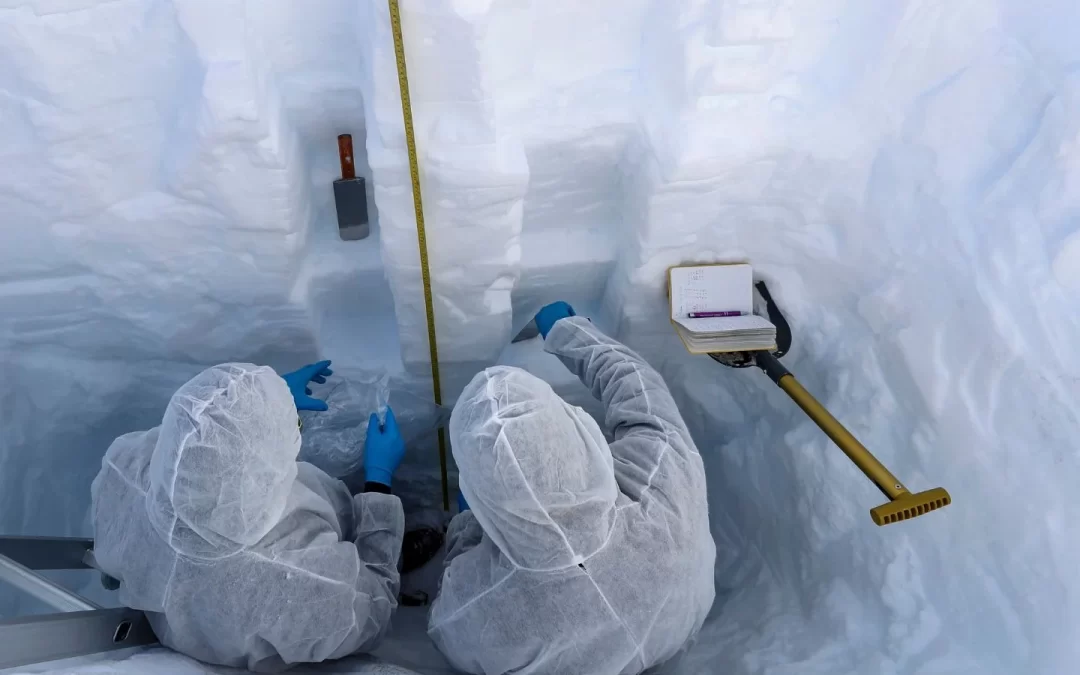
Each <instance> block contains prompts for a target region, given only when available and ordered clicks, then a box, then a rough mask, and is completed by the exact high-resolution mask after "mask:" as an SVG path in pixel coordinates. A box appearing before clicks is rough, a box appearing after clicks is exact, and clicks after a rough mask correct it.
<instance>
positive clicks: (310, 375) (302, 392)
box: [281, 361, 334, 411]
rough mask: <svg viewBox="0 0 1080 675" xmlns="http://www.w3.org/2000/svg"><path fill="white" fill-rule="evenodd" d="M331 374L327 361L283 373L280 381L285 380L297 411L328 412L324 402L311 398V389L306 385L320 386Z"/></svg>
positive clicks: (332, 372)
mask: <svg viewBox="0 0 1080 675" xmlns="http://www.w3.org/2000/svg"><path fill="white" fill-rule="evenodd" d="M333 374H334V371H332V370H330V362H329V361H319V362H318V363H312V364H309V365H306V366H304V367H303V368H301V369H300V370H294V371H293V372H291V373H285V374H284V375H282V376H281V379H283V380H285V384H287V385H289V391H290V392H292V397H293V403H295V404H296V409H297V410H317V411H323V410H329V409H330V408H329V406H327V405H326V401H320V400H319V399H317V398H311V387H309V386H308V385H309V384H311V383H312V382H318V383H319V384H322V383H324V382H326V378H328V377H330V376H331V375H333Z"/></svg>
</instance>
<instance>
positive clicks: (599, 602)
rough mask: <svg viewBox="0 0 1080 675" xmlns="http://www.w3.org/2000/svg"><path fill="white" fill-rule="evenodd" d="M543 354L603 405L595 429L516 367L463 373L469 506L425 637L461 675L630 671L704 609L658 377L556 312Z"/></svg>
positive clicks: (693, 509)
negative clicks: (467, 378) (571, 374)
mask: <svg viewBox="0 0 1080 675" xmlns="http://www.w3.org/2000/svg"><path fill="white" fill-rule="evenodd" d="M537 326H538V328H539V329H540V332H541V333H542V334H543V335H544V338H545V348H546V350H547V351H549V352H551V353H552V354H554V355H556V356H557V357H558V358H559V359H560V360H562V362H563V363H564V364H566V366H567V367H568V368H569V369H570V370H571V371H572V372H574V373H575V374H576V375H577V376H578V377H579V378H580V379H581V381H582V382H583V383H584V384H585V386H586V387H588V388H589V389H590V390H591V391H592V393H593V395H594V396H596V397H598V398H599V399H600V400H601V401H602V403H603V405H604V408H605V409H606V419H605V426H606V427H607V430H608V432H609V433H610V434H611V436H612V437H613V438H614V440H613V441H612V442H611V443H610V444H609V443H608V442H607V441H606V440H605V437H604V434H603V433H602V432H601V430H600V428H599V426H597V424H596V422H595V421H593V419H592V418H591V417H590V416H589V415H588V414H586V413H585V412H584V411H583V410H581V409H580V408H577V407H575V406H572V405H569V404H568V403H566V402H565V401H563V400H562V399H561V398H560V397H559V396H558V395H557V394H556V393H555V392H554V391H553V390H552V389H551V387H550V386H549V385H548V384H546V383H545V382H543V381H542V380H540V379H538V378H536V377H534V376H532V375H530V374H528V373H526V372H525V371H522V370H519V369H516V368H508V367H498V368H490V369H488V370H486V371H484V372H482V373H480V374H478V375H477V376H476V377H475V378H473V380H472V382H471V383H470V384H469V385H468V386H467V387H466V388H465V390H464V392H463V393H462V394H461V397H460V399H459V400H458V403H457V405H456V406H455V408H454V412H453V415H452V417H451V419H450V439H451V442H452V447H453V453H454V459H455V460H456V461H457V465H458V467H459V469H460V487H461V493H462V499H460V500H459V504H460V506H461V507H462V508H463V509H468V508H469V507H471V510H464V511H463V512H462V513H461V514H459V515H457V516H455V517H454V519H453V521H452V522H451V523H450V529H449V532H448V533H447V545H448V554H447V557H446V563H445V569H444V571H443V577H442V583H441V588H440V592H439V595H438V597H437V598H436V600H435V602H434V604H433V606H432V611H431V616H430V621H429V626H428V632H429V634H430V635H431V637H432V639H433V640H434V641H435V643H436V645H437V646H438V647H439V649H440V650H441V651H442V653H443V654H444V655H445V656H446V658H447V659H448V660H449V661H450V663H451V664H452V665H453V666H454V667H456V668H458V669H459V670H462V671H465V672H467V673H484V674H485V675H496V674H499V673H543V674H545V675H560V674H563V673H565V674H568V675H570V674H573V675H583V674H589V675H603V674H613V675H614V674H618V673H640V672H641V671H643V670H645V669H647V668H650V667H652V666H654V665H656V664H658V663H661V662H663V661H665V660H667V659H669V658H670V657H672V656H674V655H675V654H676V653H677V652H679V650H680V649H681V648H682V647H683V646H684V645H686V643H687V642H688V640H690V639H691V638H692V637H693V636H694V635H695V634H696V633H697V631H698V630H699V629H700V628H701V625H702V622H703V621H704V620H705V616H706V614H707V613H708V611H709V608H710V607H711V605H712V602H713V598H714V586H713V566H714V562H715V557H716V549H715V546H714V544H713V540H712V537H711V535H710V531H709V515H708V504H707V501H706V491H705V473H704V468H703V465H702V461H701V457H700V455H699V454H698V451H697V449H696V448H695V446H694V442H693V440H692V439H691V438H690V434H689V432H688V431H687V429H686V425H685V424H684V423H683V420H682V417H681V416H680V414H679V411H678V409H677V408H676V406H675V402H674V400H673V399H672V397H671V394H670V393H669V392H668V389H667V386H666V385H665V384H664V381H663V380H662V379H661V377H660V375H659V374H658V373H657V372H656V371H655V370H653V369H652V368H651V367H649V365H648V364H647V363H645V361H643V360H642V359H641V357H640V356H638V355H637V354H635V353H634V352H632V351H631V350H629V349H628V348H626V347H625V346H623V345H621V344H619V343H618V342H616V341H615V340H612V339H611V338H609V337H607V336H605V335H604V334H603V333H601V332H600V331H599V330H598V329H597V328H596V327H595V326H594V325H593V324H592V323H590V322H589V321H588V320H587V319H584V318H580V317H575V316H573V310H572V309H570V307H569V305H566V303H556V304H554V305H549V306H548V307H546V308H544V310H541V312H540V314H538V315H537Z"/></svg>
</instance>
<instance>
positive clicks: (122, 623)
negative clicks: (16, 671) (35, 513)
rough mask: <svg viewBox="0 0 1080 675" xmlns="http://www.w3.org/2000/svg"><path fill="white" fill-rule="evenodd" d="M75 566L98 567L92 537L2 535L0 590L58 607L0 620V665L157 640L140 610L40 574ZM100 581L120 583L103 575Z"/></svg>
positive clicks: (114, 585) (113, 586)
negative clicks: (110, 603)
mask: <svg viewBox="0 0 1080 675" xmlns="http://www.w3.org/2000/svg"><path fill="white" fill-rule="evenodd" d="M77 569H98V567H97V563H96V562H95V560H94V541H93V540H92V539H78V538H68V537H7V536H0V588H2V587H3V585H4V584H6V585H10V586H13V587H15V588H17V589H19V590H20V591H23V592H24V593H27V594H28V595H31V596H33V597H35V598H37V599H38V600H40V601H41V602H43V603H45V604H46V605H48V606H49V607H51V608H53V609H55V610H56V613H53V614H40V615H34V616H24V617H16V618H14V619H0V646H2V647H0V669H5V668H12V667H15V666H25V665H28V664H32V663H43V662H45V661H55V660H57V659H67V658H71V657H74V656H85V655H88V654H97V653H101V652H106V651H111V650H114V649H126V648H128V647H138V646H141V645H149V644H154V643H156V642H157V638H156V637H155V636H154V632H153V630H151V628H150V624H149V622H148V621H147V620H146V616H145V615H144V614H143V613H142V612H140V611H138V610H134V609H130V608H127V607H118V608H114V609H106V608H102V607H98V606H97V605H95V604H94V603H92V602H90V601H89V600H87V599H86V598H83V597H82V596H80V595H78V594H77V593H73V592H71V591H69V590H67V589H66V588H64V587H62V586H60V585H58V584H56V583H54V582H52V581H50V580H48V579H46V578H45V577H43V576H41V575H40V574H38V571H39V570H77ZM99 571H100V570H99ZM102 584H103V585H104V586H105V587H106V588H109V589H112V590H115V589H116V588H118V587H119V582H118V581H116V579H113V578H112V577H109V576H107V575H105V574H102Z"/></svg>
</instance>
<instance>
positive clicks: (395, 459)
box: [364, 408, 405, 486]
mask: <svg viewBox="0 0 1080 675" xmlns="http://www.w3.org/2000/svg"><path fill="white" fill-rule="evenodd" d="M404 457H405V439H403V438H402V437H401V432H400V431H399V430H398V425H397V419H396V418H395V417H394V411H393V410H391V409H390V408H387V409H386V423H385V424H383V425H382V427H380V426H379V416H378V415H376V414H375V413H371V418H370V419H369V420H368V428H367V439H366V440H365V441H364V480H366V481H370V482H372V483H382V484H383V485H387V486H389V485H390V481H391V480H393V478H394V472H395V471H397V468H398V466H400V465H401V460H402V458H404Z"/></svg>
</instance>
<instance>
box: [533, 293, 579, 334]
mask: <svg viewBox="0 0 1080 675" xmlns="http://www.w3.org/2000/svg"><path fill="white" fill-rule="evenodd" d="M568 316H577V314H575V313H574V308H573V307H571V306H570V305H568V304H566V303H565V302H563V301H562V300H559V301H558V302H553V303H551V304H550V305H547V306H546V307H544V308H543V309H541V310H540V311H539V312H537V313H536V328H537V329H538V330H539V331H540V334H541V335H543V336H544V339H545V340H546V339H547V336H548V332H550V331H551V327H552V326H554V325H555V322H556V321H558V320H559V319H565V318H566V317H568Z"/></svg>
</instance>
